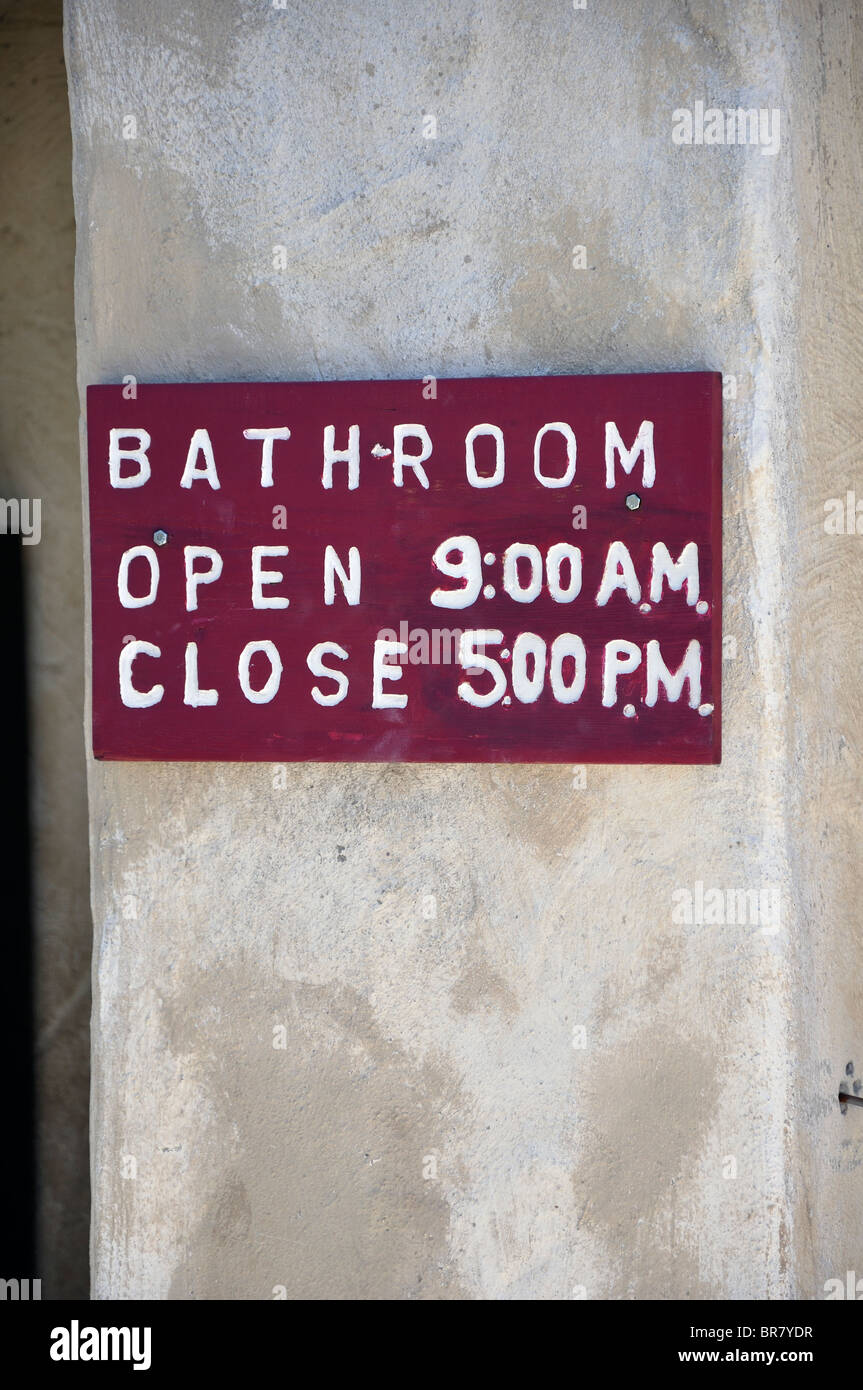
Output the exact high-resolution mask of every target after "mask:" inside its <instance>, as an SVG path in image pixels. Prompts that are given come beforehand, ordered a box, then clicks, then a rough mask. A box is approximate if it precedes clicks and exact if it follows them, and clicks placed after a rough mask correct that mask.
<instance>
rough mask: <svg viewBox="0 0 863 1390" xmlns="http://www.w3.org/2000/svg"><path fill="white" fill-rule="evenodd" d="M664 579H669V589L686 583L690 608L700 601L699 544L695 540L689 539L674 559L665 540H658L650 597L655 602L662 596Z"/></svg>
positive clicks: (651, 575)
mask: <svg viewBox="0 0 863 1390" xmlns="http://www.w3.org/2000/svg"><path fill="white" fill-rule="evenodd" d="M663 579H667V580H668V587H669V589H674V591H675V592H677V591H679V590H680V589H682V588H683V585H684V584H685V585H686V602H687V603H688V604H689V606H690V608H691V607H692V606H693V605H694V604H696V603H697V602H698V588H699V578H698V546H697V545H696V544H695V541H689V542H688V544H687V545H685V546H684V547H683V549H682V550H681V552H680V554H679V556H678V557H677V559H676V560H672V558H671V556H670V554H669V553H668V546H667V545H666V544H665V543H664V541H657V542H656V544H655V546H654V547H653V568H652V570H651V573H650V598H651V601H652V602H653V603H658V602H659V600H660V599H661V598H662V581H663Z"/></svg>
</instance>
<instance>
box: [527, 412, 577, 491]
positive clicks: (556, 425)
mask: <svg viewBox="0 0 863 1390" xmlns="http://www.w3.org/2000/svg"><path fill="white" fill-rule="evenodd" d="M549 430H556V431H557V433H558V434H562V435H563V437H564V439H565V440H566V472H565V473H564V475H563V477H562V478H548V477H546V475H545V474H544V473H543V471H542V469H541V468H540V462H541V445H542V441H543V439H544V437H545V436H546V435H547V434H548V431H549ZM575 456H576V447H575V435H574V434H573V432H572V429H571V427H570V426H569V425H567V424H565V423H564V422H563V421H562V420H555V421H553V422H552V423H551V424H550V425H543V427H542V429H541V430H539V431H538V433H537V436H536V439H535V440H534V442H533V471H534V473H535V474H536V476H537V478H538V479H539V481H540V482H541V483H542V485H543V487H569V484H570V483H571V482H572V480H573V478H574V477H575Z"/></svg>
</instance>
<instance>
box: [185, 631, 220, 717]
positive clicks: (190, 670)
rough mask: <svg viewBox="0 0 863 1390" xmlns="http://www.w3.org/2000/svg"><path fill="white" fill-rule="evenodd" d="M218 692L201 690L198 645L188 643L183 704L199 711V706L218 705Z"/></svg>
mask: <svg viewBox="0 0 863 1390" xmlns="http://www.w3.org/2000/svg"><path fill="white" fill-rule="evenodd" d="M218 703H219V692H218V690H201V688H200V686H199V685H198V644H197V642H187V643H186V684H185V688H184V690H183V704H184V705H191V706H192V708H193V709H197V707H198V706H199V705H217V704H218Z"/></svg>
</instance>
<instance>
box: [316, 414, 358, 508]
mask: <svg viewBox="0 0 863 1390" xmlns="http://www.w3.org/2000/svg"><path fill="white" fill-rule="evenodd" d="M334 463H346V464H347V465H348V491H349V492H353V491H354V489H355V488H358V487H359V485H360V427H359V425H349V426H348V447H347V448H346V449H337V448H336V427H335V425H325V426H324V471H323V473H322V475H321V482H322V483H323V485H324V487H326V488H331V487H332V485H333V464H334Z"/></svg>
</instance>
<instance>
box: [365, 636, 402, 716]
mask: <svg viewBox="0 0 863 1390" xmlns="http://www.w3.org/2000/svg"><path fill="white" fill-rule="evenodd" d="M407 649H408V644H407V642H385V641H382V640H381V639H380V638H377V639H376V641H375V654H374V661H373V663H372V676H373V680H372V709H404V707H405V705H406V704H407V702H408V697H407V695H405V694H398V695H397V694H396V693H395V692H393V691H387V692H386V693H385V692H384V681H385V680H388V681H400V680H401V678H402V669H401V667H400V666H391V665H390V664H389V662H388V661H387V657H390V656H398V655H399V654H400V653H402V652H407Z"/></svg>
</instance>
